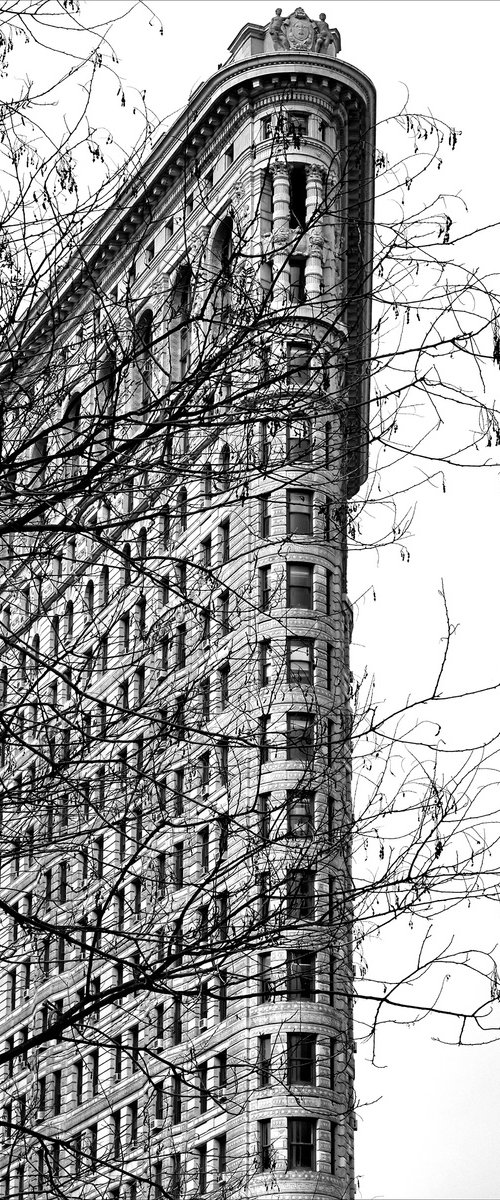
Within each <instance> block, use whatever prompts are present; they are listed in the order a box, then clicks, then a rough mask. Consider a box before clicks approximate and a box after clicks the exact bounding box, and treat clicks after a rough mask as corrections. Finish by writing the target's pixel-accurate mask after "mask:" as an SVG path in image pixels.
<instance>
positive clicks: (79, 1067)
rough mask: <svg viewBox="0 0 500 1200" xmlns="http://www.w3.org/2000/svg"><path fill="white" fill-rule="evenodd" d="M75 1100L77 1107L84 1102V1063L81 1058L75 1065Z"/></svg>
mask: <svg viewBox="0 0 500 1200" xmlns="http://www.w3.org/2000/svg"><path fill="white" fill-rule="evenodd" d="M75 1100H76V1103H77V1105H80V1104H82V1102H83V1061H82V1059H81V1058H80V1059H78V1062H77V1063H76V1064H75Z"/></svg>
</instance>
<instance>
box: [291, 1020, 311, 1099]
mask: <svg viewBox="0 0 500 1200" xmlns="http://www.w3.org/2000/svg"><path fill="white" fill-rule="evenodd" d="M287 1048H288V1054H287V1081H288V1086H289V1087H294V1086H295V1085H296V1084H308V1085H309V1086H311V1087H313V1086H314V1085H315V1084H316V1037H315V1035H314V1034H313V1033H289V1034H288V1043H287Z"/></svg>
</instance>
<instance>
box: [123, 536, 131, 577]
mask: <svg viewBox="0 0 500 1200" xmlns="http://www.w3.org/2000/svg"><path fill="white" fill-rule="evenodd" d="M122 557H123V566H122V583H123V585H124V587H128V586H129V584H130V583H131V580H132V547H131V545H130V542H124V543H123V549H122Z"/></svg>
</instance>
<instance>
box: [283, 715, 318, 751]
mask: <svg viewBox="0 0 500 1200" xmlns="http://www.w3.org/2000/svg"><path fill="white" fill-rule="evenodd" d="M286 753H287V758H288V759H290V760H291V761H292V762H312V759H313V758H314V717H313V716H311V714H310V713H288V716H287V719H286Z"/></svg>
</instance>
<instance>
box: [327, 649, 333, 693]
mask: <svg viewBox="0 0 500 1200" xmlns="http://www.w3.org/2000/svg"><path fill="white" fill-rule="evenodd" d="M332 681H333V646H327V647H326V687H327V691H329V692H331V690H332Z"/></svg>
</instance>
